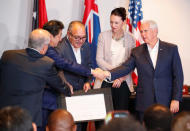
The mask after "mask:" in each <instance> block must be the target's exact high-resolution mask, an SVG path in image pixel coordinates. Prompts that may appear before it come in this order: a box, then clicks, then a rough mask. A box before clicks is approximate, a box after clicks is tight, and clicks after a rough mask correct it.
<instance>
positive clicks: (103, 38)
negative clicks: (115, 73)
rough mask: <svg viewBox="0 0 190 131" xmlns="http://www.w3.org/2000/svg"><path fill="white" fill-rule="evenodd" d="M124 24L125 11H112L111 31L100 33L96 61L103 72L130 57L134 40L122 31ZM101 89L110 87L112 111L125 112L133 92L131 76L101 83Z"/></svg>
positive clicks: (119, 9) (120, 9)
mask: <svg viewBox="0 0 190 131" xmlns="http://www.w3.org/2000/svg"><path fill="white" fill-rule="evenodd" d="M125 23H126V10H125V8H123V7H120V8H116V9H114V10H112V12H111V16H110V26H111V30H108V31H105V32H102V33H100V35H99V38H98V47H97V55H96V61H97V64H98V66H99V67H100V68H101V69H103V70H111V69H113V68H115V67H117V66H119V65H121V64H122V63H123V62H124V61H125V60H127V59H128V58H129V56H130V53H131V49H132V48H134V47H135V39H134V37H133V36H132V35H131V34H130V33H129V32H126V31H125V30H124V29H123V26H124V25H125ZM101 87H102V88H105V87H112V88H111V89H112V99H113V106H114V110H127V109H128V101H129V96H130V94H131V93H130V92H133V91H134V89H133V82H132V78H131V74H129V75H126V76H124V77H121V78H119V79H116V80H114V81H113V82H112V83H109V82H106V81H105V80H104V81H103V82H102V85H101Z"/></svg>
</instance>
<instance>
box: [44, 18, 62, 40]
mask: <svg viewBox="0 0 190 131" xmlns="http://www.w3.org/2000/svg"><path fill="white" fill-rule="evenodd" d="M63 28H64V25H63V23H62V22H61V21H58V20H50V21H48V22H47V23H45V24H44V26H43V29H44V30H47V31H48V32H49V33H51V34H52V35H53V36H54V37H55V36H56V35H58V34H59V31H60V30H62V29H63Z"/></svg>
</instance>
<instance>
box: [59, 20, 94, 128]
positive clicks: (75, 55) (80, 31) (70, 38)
mask: <svg viewBox="0 0 190 131" xmlns="http://www.w3.org/2000/svg"><path fill="white" fill-rule="evenodd" d="M56 49H57V52H58V53H59V54H60V56H61V57H63V58H65V59H67V60H70V61H73V62H77V63H78V64H81V65H83V66H84V67H87V68H90V67H91V54H90V45H89V44H88V43H87V42H86V31H85V25H84V24H83V23H82V22H80V21H72V22H71V23H70V24H69V27H68V31H67V35H66V36H65V37H64V38H63V39H62V42H61V43H60V44H59V45H58V46H57V48H56ZM64 76H65V78H66V80H67V81H68V82H69V83H70V84H71V85H72V86H73V91H77V90H84V91H87V90H89V89H90V80H91V78H90V77H85V76H82V75H78V74H76V73H73V72H70V71H66V70H64ZM86 125H87V124H86V123H83V124H78V125H77V130H82V131H83V130H86Z"/></svg>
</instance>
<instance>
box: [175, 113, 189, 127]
mask: <svg viewBox="0 0 190 131" xmlns="http://www.w3.org/2000/svg"><path fill="white" fill-rule="evenodd" d="M171 128H172V131H190V112H181V113H179V114H177V115H176V116H175V117H174V119H173V120H172V127H171Z"/></svg>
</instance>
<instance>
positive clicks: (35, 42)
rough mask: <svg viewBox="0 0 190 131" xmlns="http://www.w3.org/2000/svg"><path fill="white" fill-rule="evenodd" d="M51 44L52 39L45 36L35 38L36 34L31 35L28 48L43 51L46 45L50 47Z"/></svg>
mask: <svg viewBox="0 0 190 131" xmlns="http://www.w3.org/2000/svg"><path fill="white" fill-rule="evenodd" d="M49 42H50V38H49V37H47V36H44V35H39V36H37V37H36V36H35V35H34V34H32V33H31V34H30V36H29V40H28V47H29V48H34V49H36V50H41V49H42V48H43V46H44V45H48V44H49Z"/></svg>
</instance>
